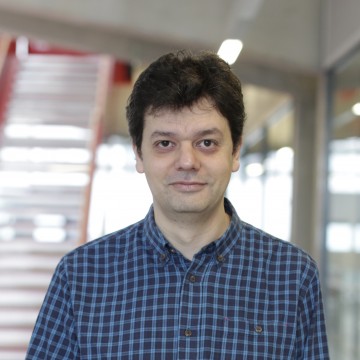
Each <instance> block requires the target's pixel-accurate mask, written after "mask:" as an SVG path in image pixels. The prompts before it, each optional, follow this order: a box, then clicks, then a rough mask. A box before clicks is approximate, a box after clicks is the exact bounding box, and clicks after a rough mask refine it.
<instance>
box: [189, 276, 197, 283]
mask: <svg viewBox="0 0 360 360" xmlns="http://www.w3.org/2000/svg"><path fill="white" fill-rule="evenodd" d="M189 280H190V281H191V282H192V283H194V282H195V281H196V276H195V275H190V276H189Z"/></svg>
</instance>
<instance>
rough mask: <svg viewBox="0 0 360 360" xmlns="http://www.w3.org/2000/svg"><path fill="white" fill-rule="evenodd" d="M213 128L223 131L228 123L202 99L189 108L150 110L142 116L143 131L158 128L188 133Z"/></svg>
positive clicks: (215, 109) (214, 108) (209, 103)
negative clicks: (186, 131)
mask: <svg viewBox="0 0 360 360" xmlns="http://www.w3.org/2000/svg"><path fill="white" fill-rule="evenodd" d="M214 126H215V127H218V128H219V129H223V128H226V127H228V122H227V120H226V119H225V118H224V117H223V116H222V115H221V114H220V112H219V111H218V110H217V108H216V107H215V106H214V105H213V104H212V103H211V102H209V101H208V100H207V99H202V100H201V101H199V102H197V103H195V104H193V105H192V106H191V107H184V108H181V109H177V110H173V109H171V108H162V109H159V110H150V111H147V112H146V113H145V116H144V131H147V130H152V129H154V128H155V129H156V128H159V127H160V128H166V129H174V131H176V129H178V130H179V131H181V130H188V131H190V130H191V129H193V130H198V129H199V128H204V127H205V128H206V127H214Z"/></svg>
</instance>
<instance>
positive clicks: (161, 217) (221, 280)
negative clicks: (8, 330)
mask: <svg viewBox="0 0 360 360" xmlns="http://www.w3.org/2000/svg"><path fill="white" fill-rule="evenodd" d="M127 117H128V122H129V129H130V135H131V137H132V140H133V148H134V152H135V156H136V169H137V171H138V172H139V173H145V175H146V178H147V181H148V184H149V187H150V190H151V192H152V195H153V206H152V207H151V209H150V211H149V213H148V215H147V216H146V217H145V219H143V220H142V221H140V222H139V223H137V224H134V225H131V226H129V227H128V228H126V229H123V230H119V231H117V232H115V233H112V234H110V235H107V236H104V237H102V238H100V239H98V240H95V241H92V242H90V243H88V244H86V245H84V246H82V247H80V248H78V249H76V250H74V251H73V252H71V253H70V254H68V255H67V256H65V257H64V258H63V259H62V260H61V262H60V264H59V265H58V267H57V269H56V272H55V275H54V277H53V280H52V282H51V284H50V287H49V290H48V293H47V296H46V298H45V301H44V304H43V307H42V309H41V311H40V314H39V318H38V320H37V323H36V326H35V329H34V333H33V337H32V340H31V343H30V346H29V349H28V354H27V359H154V360H161V359H164V360H165V359H166V360H168V359H200V360H205V359H229V360H230V359H234V360H235V359H274V360H281V359H312V360H313V359H328V358H329V356H328V350H327V342H326V332H325V323H324V314H323V305H322V299H321V290H320V285H319V278H318V271H317V268H316V265H315V263H314V261H313V260H312V259H311V258H310V257H309V256H308V255H307V254H305V253H304V252H303V251H301V250H299V249H297V248H296V247H294V246H293V245H291V244H289V243H286V242H283V241H281V240H278V239H276V238H274V237H272V236H271V235H269V234H266V233H264V232H262V231H261V230H259V229H257V228H254V227H253V226H251V225H249V224H247V223H244V222H242V221H241V220H240V219H239V217H238V216H237V214H236V212H235V210H234V208H233V207H232V205H231V203H230V202H229V201H228V200H227V199H226V198H224V194H225V191H226V187H227V185H228V182H229V179H230V175H231V173H232V172H234V171H237V170H238V168H239V156H240V155H239V154H240V145H241V136H242V130H243V124H244V119H245V113H244V104H243V98H242V91H241V85H240V82H239V80H238V79H237V78H236V76H235V75H234V74H233V73H232V72H231V70H230V68H229V66H228V65H227V64H226V63H225V62H224V61H222V60H221V59H219V58H218V57H217V56H216V55H213V54H209V53H203V54H200V55H198V56H192V55H190V54H187V53H178V54H168V55H165V56H163V57H161V58H160V59H158V60H157V61H155V62H154V63H152V64H151V65H150V66H149V67H148V69H146V70H145V71H144V72H143V73H142V74H141V75H140V77H139V79H138V80H137V82H136V83H135V86H134V89H133V92H132V95H131V96H130V99H129V102H128V106H127ZM119 186H121V184H119Z"/></svg>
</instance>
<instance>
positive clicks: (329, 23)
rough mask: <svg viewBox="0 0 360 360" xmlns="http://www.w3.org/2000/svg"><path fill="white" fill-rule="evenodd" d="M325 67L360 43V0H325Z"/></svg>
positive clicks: (323, 36)
mask: <svg viewBox="0 0 360 360" xmlns="http://www.w3.org/2000/svg"><path fill="white" fill-rule="evenodd" d="M323 3H324V6H323V9H324V13H323V15H324V18H323V24H322V26H323V29H322V31H323V34H322V39H323V49H322V51H323V56H322V58H323V59H322V62H323V68H329V67H331V66H332V65H334V63H335V62H336V61H338V60H339V59H340V58H341V57H342V56H344V55H345V54H347V53H348V52H349V51H351V50H352V49H353V48H354V46H356V45H358V44H360V21H359V14H360V1H357V0H342V1H339V0H324V1H323Z"/></svg>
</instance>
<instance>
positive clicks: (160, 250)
mask: <svg viewBox="0 0 360 360" xmlns="http://www.w3.org/2000/svg"><path fill="white" fill-rule="evenodd" d="M224 207H225V211H226V213H227V214H228V215H229V216H230V219H231V220H230V224H229V226H228V228H227V230H226V231H225V233H224V234H223V235H222V236H221V237H220V238H219V239H218V240H216V241H214V242H212V243H211V244H209V245H207V246H206V247H205V248H203V249H202V251H206V252H207V253H215V254H216V259H217V261H218V262H224V261H225V260H226V258H227V256H228V255H229V253H230V252H231V251H232V249H233V247H234V245H235V244H236V243H237V241H238V239H239V238H240V233H241V227H242V222H241V220H240V218H239V216H238V215H237V213H236V210H235V208H234V207H233V205H232V204H231V202H230V201H229V200H228V199H227V198H224ZM144 235H145V238H144V240H145V242H146V244H147V246H149V247H151V248H152V249H154V250H155V252H156V254H157V256H158V257H159V258H160V259H161V258H162V257H164V254H166V253H168V251H169V247H171V245H170V244H169V242H168V241H167V240H166V239H165V237H164V235H163V234H162V232H161V231H160V229H159V228H158V227H157V225H156V222H155V216H154V208H153V206H151V208H150V210H149V212H148V214H147V215H146V217H145V219H144Z"/></svg>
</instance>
